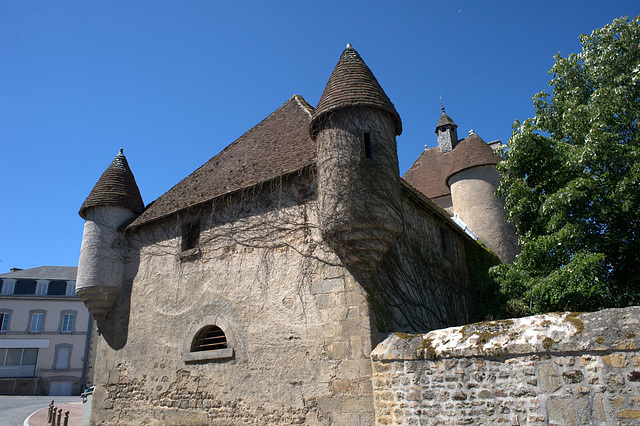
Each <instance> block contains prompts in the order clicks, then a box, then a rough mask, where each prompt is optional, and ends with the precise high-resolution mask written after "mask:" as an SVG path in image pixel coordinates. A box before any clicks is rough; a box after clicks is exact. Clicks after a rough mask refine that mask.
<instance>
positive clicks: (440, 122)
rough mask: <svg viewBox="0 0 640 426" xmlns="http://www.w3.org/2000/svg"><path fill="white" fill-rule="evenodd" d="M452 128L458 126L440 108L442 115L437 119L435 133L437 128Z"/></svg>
mask: <svg viewBox="0 0 640 426" xmlns="http://www.w3.org/2000/svg"><path fill="white" fill-rule="evenodd" d="M447 125H449V126H454V127H458V125H457V124H456V122H455V121H453V119H452V118H451V117H449V116H448V115H447V114H446V113H445V112H444V107H442V114H441V115H440V118H439V119H438V124H437V125H436V129H435V132H436V133H438V127H442V126H447Z"/></svg>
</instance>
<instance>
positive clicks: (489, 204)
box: [446, 133, 520, 262]
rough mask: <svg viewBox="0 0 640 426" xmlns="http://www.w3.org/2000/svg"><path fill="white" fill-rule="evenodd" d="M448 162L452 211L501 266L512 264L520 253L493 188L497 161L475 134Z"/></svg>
mask: <svg viewBox="0 0 640 426" xmlns="http://www.w3.org/2000/svg"><path fill="white" fill-rule="evenodd" d="M451 154H455V155H454V156H452V157H451V159H450V168H449V171H448V176H447V178H446V181H447V185H449V187H450V188H451V202H452V205H453V211H454V212H456V213H457V214H458V215H459V216H460V218H461V219H462V220H463V221H464V222H465V223H466V224H467V225H468V226H469V227H470V228H471V229H472V230H473V232H474V233H475V234H476V235H477V236H478V238H479V239H480V241H482V242H483V243H484V244H486V246H487V247H489V248H490V249H491V250H492V251H493V252H494V253H495V254H497V255H498V257H499V258H500V260H502V261H503V262H513V261H514V260H515V257H516V255H517V254H518V253H519V252H520V248H519V247H518V241H517V238H516V235H515V229H514V227H513V225H512V224H510V223H508V222H507V221H506V215H505V211H504V201H503V200H502V199H501V198H498V197H497V196H496V195H495V193H496V188H497V187H498V185H499V184H500V174H499V173H498V171H497V170H496V164H497V163H498V162H499V161H500V157H499V156H498V155H497V154H495V153H494V152H493V150H492V149H491V147H490V146H489V145H487V144H486V143H485V142H484V141H483V140H482V139H481V138H480V136H478V135H477V134H475V133H471V134H470V135H469V136H468V137H467V138H465V139H463V140H462V141H461V142H460V143H459V144H458V146H457V147H456V148H455V150H454V151H453V152H452V153H451Z"/></svg>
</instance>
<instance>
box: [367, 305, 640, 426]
mask: <svg viewBox="0 0 640 426" xmlns="http://www.w3.org/2000/svg"><path fill="white" fill-rule="evenodd" d="M639 330H640V307H631V308H625V309H609V310H605V311H601V312H592V313H584V314H569V313H564V314H548V315H541V316H535V317H528V318H521V319H514V320H507V321H498V322H489V323H478V324H473V325H468V326H464V327H454V328H448V329H443V330H436V331H433V332H431V333H428V334H424V335H422V334H420V335H407V334H399V333H398V334H392V335H390V336H389V337H388V338H387V339H386V340H385V341H384V342H382V343H381V344H380V345H378V347H376V349H375V350H374V351H373V353H372V365H373V372H374V378H373V387H374V396H375V409H376V420H377V422H378V423H379V424H485V425H493V424H531V425H544V424H551V425H590V424H620V425H632V424H639V423H640V336H638V332H639Z"/></svg>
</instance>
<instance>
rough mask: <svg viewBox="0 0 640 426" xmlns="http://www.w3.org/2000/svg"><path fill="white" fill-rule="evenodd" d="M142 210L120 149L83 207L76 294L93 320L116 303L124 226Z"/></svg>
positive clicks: (142, 207)
mask: <svg viewBox="0 0 640 426" xmlns="http://www.w3.org/2000/svg"><path fill="white" fill-rule="evenodd" d="M143 210H144V203H143V202H142V197H141V196H140V191H139V190H138V185H137V184H136V181H135V178H134V176H133V173H132V172H131V169H130V168H129V164H128V163H127V159H126V158H125V156H124V154H123V152H122V150H120V152H119V153H118V155H117V156H116V157H115V158H114V160H113V162H112V163H111V165H109V167H108V168H107V170H105V172H104V173H103V174H102V176H101V177H100V179H99V180H98V183H96V185H95V187H94V188H93V190H92V191H91V193H90V194H89V196H88V197H87V199H86V200H85V202H84V203H83V204H82V207H81V208H80V212H79V214H80V216H82V218H84V219H85V225H84V233H83V235H82V247H81V249H80V260H79V261H78V276H77V281H76V293H77V294H78V296H80V298H81V299H82V301H83V302H84V304H85V305H86V306H87V309H88V310H89V312H90V313H91V315H92V316H93V318H94V319H95V320H96V321H102V320H103V319H104V318H105V316H106V314H107V312H108V311H109V310H110V309H111V307H112V306H113V305H114V303H115V302H116V301H117V300H118V296H119V294H120V290H121V288H122V281H123V275H124V254H125V247H124V246H125V241H124V236H123V233H122V231H123V227H124V226H126V225H127V224H128V223H130V222H131V221H132V220H133V219H134V218H135V217H136V216H137V215H139V214H140V213H142V211H143Z"/></svg>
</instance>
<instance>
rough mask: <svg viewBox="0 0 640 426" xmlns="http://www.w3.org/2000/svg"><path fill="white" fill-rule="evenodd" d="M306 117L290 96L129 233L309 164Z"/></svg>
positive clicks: (311, 147) (307, 109)
mask: <svg viewBox="0 0 640 426" xmlns="http://www.w3.org/2000/svg"><path fill="white" fill-rule="evenodd" d="M312 114H313V107H311V106H310V105H309V104H308V103H307V102H306V101H305V100H304V99H303V98H302V96H299V95H293V96H292V97H291V99H289V100H288V101H287V102H285V103H284V104H283V105H282V106H281V107H280V108H278V109H277V110H275V111H274V112H273V113H271V115H269V116H268V117H267V118H265V119H264V120H262V121H261V122H260V123H259V124H257V125H256V126H254V127H253V128H251V129H250V130H249V131H248V132H246V133H245V134H244V135H242V136H240V137H239V138H238V139H236V141H235V142H233V143H232V144H231V145H229V146H228V147H226V148H225V149H224V150H223V151H221V152H220V153H219V154H218V155H216V156H215V157H213V158H211V159H210V160H209V161H207V162H206V163H205V164H204V165H202V166H201V167H200V168H198V169H197V170H196V171H195V172H193V173H191V174H190V175H189V176H187V177H186V178H184V179H183V180H182V181H180V182H179V183H178V184H177V185H175V186H174V187H173V188H171V189H170V190H169V191H167V192H166V193H165V194H164V195H162V196H161V197H160V198H158V199H157V200H156V201H154V202H153V203H151V204H150V205H149V206H147V209H146V210H145V211H144V213H142V214H141V215H140V216H138V218H136V220H134V221H133V222H132V223H131V225H129V228H133V227H137V226H140V225H142V224H145V223H148V222H151V221H154V220H157V219H160V218H163V217H166V216H169V215H171V214H173V213H176V212H178V211H180V210H184V209H186V208H189V207H192V206H195V205H197V204H200V203H204V202H207V201H210V200H213V199H214V198H217V197H219V196H221V195H224V194H228V193H231V192H234V191H238V190H241V189H244V188H248V187H251V186H253V185H256V184H258V183H261V182H264V181H267V180H269V179H273V178H274V177H276V176H280V175H282V174H285V173H290V172H294V171H296V170H299V169H301V168H303V167H305V166H308V165H310V164H313V163H314V162H315V159H316V145H315V142H314V141H313V140H311V138H310V136H309V124H310V123H311V116H312Z"/></svg>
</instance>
